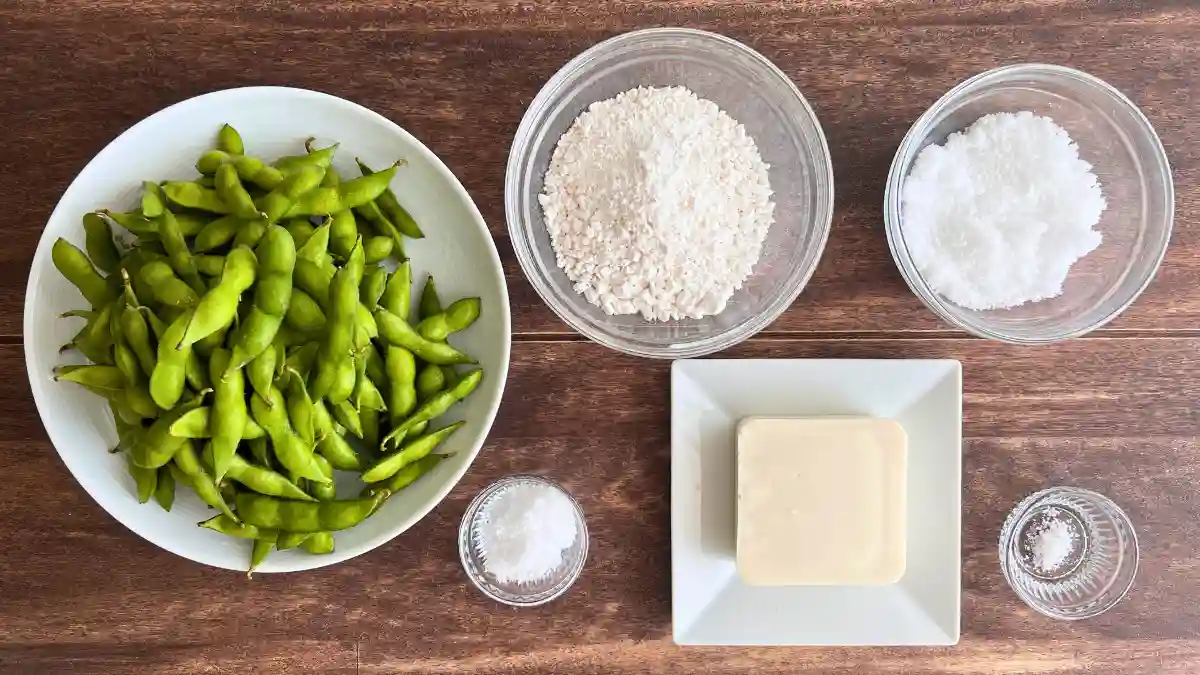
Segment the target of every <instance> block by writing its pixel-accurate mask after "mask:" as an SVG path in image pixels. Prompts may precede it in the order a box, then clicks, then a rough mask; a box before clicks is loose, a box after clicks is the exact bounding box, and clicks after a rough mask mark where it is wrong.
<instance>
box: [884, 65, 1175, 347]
mask: <svg viewBox="0 0 1200 675" xmlns="http://www.w3.org/2000/svg"><path fill="white" fill-rule="evenodd" d="M1022 110H1028V111H1031V112H1033V113H1034V114H1036V115H1043V116H1046V117H1049V118H1051V119H1053V120H1054V121H1055V122H1056V123H1057V124H1058V125H1059V126H1061V127H1062V128H1064V129H1066V130H1067V133H1068V134H1070V136H1071V139H1072V140H1074V141H1075V142H1076V143H1077V144H1078V145H1079V155H1080V157H1081V158H1082V159H1083V160H1084V161H1086V162H1088V163H1089V164H1091V165H1092V170H1093V171H1094V172H1095V174H1096V176H1097V178H1098V179H1099V181H1100V188H1101V190H1102V192H1103V194H1104V197H1105V199H1106V200H1107V201H1108V208H1107V209H1106V210H1105V211H1104V214H1103V215H1102V216H1101V217H1100V222H1099V224H1098V225H1097V226H1096V229H1097V230H1098V231H1099V232H1100V233H1101V235H1102V236H1103V242H1102V243H1101V244H1100V246H1099V248H1097V249H1096V250H1094V251H1092V252H1091V253H1089V254H1088V255H1087V256H1085V257H1083V258H1082V259H1080V260H1078V261H1077V262H1076V263H1075V264H1074V265H1072V266H1071V271H1070V274H1069V275H1068V276H1067V279H1066V281H1065V282H1064V284H1063V292H1062V294H1061V295H1059V296H1058V297H1056V298H1051V299H1048V300H1042V301H1040V302H1034V303H1028V304H1025V305H1020V306H1018V307H1012V308H1009V309H1001V310H986V311H977V310H970V309H965V308H962V307H958V306H955V305H954V304H952V303H951V302H949V301H948V300H946V299H945V298H943V297H941V296H939V295H938V294H937V293H936V292H935V291H934V290H933V289H931V288H930V287H929V285H928V284H927V283H926V281H925V280H924V279H923V278H922V277H921V273H920V272H919V271H918V270H917V267H916V265H915V264H914V263H913V261H912V258H911V257H910V256H909V252H908V249H907V247H906V246H905V243H904V213H903V208H902V204H901V198H902V191H903V187H904V180H905V178H906V177H907V176H908V174H909V171H910V170H911V169H912V165H913V162H914V160H916V157H917V154H918V153H919V152H920V151H921V150H922V149H924V148H925V147H926V146H928V145H930V144H934V143H936V144H942V143H944V142H945V141H946V137H947V136H949V135H950V134H952V133H954V132H956V131H961V130H962V129H964V128H966V127H968V126H970V125H971V124H972V123H973V122H974V121H975V120H977V119H979V118H980V117H982V116H984V115H987V114H990V113H996V112H1020V111H1022ZM1174 214H1175V193H1174V186H1173V184H1172V182H1171V167H1170V166H1169V165H1168V164H1167V156H1166V153H1165V152H1164V151H1163V147H1162V143H1160V142H1159V140H1158V135H1157V134H1155V133H1154V129H1153V128H1152V127H1151V126H1150V122H1149V121H1148V120H1147V119H1146V117H1145V116H1144V115H1142V113H1141V111H1139V110H1138V109H1137V106H1135V105H1134V104H1133V103H1131V102H1130V101H1129V99H1127V98H1125V96H1123V95H1122V94H1121V93H1120V92H1118V91H1117V90H1116V89H1113V88H1112V87H1111V86H1109V85H1108V84H1107V83H1105V82H1103V81H1102V80H1099V79H1097V78H1095V77H1093V76H1091V75H1088V74H1087V73H1082V72H1080V71H1078V70H1073V69H1071V68H1063V67H1061V66H1049V65H1042V64H1024V65H1015V66H1006V67H1003V68H997V69H995V70H990V71H988V72H986V73H983V74H981V75H977V76H975V77H972V78H971V79H969V80H967V81H965V82H963V83H962V84H959V85H958V86H957V87H955V88H953V89H951V90H950V91H949V92H948V93H947V94H946V95H945V96H943V97H942V98H941V99H940V100H938V102H937V103H934V104H933V107H931V108H930V109H929V110H928V111H927V112H926V113H925V114H924V115H922V116H921V117H920V119H918V120H917V121H916V123H915V124H914V125H913V127H912V129H911V130H909V132H908V135H907V136H905V137H904V140H903V142H901V144H900V148H899V150H898V151H897V152H896V158H895V160H894V161H893V162H892V169H891V173H890V174H889V175H888V181H887V190H886V192H885V195H884V211H883V215H884V222H885V224H886V226H887V235H888V243H889V245H890V246H891V249H892V257H894V258H895V259H896V265H898V266H899V268H900V272H901V274H902V275H903V276H904V279H905V281H907V282H908V285H909V286H910V287H911V288H912V290H913V292H914V293H916V294H917V296H918V297H919V298H921V300H922V301H923V302H924V303H925V304H926V305H927V306H928V307H929V308H930V309H931V310H933V311H934V313H936V314H937V315H938V316H940V317H941V318H942V319H944V320H945V321H946V322H948V323H951V324H953V325H955V326H958V327H959V328H962V329H963V330H966V331H968V332H970V333H973V334H975V335H979V336H981V337H986V338H992V339H995V340H1003V341H1005V342H1012V343H1017V344H1040V343H1047V342H1055V341H1057V340H1064V339H1067V338H1072V337H1078V336H1080V335H1083V334H1084V333H1087V332H1089V331H1091V330H1094V329H1096V328H1099V327H1100V326H1103V325H1104V324H1106V323H1108V322H1109V321H1112V320H1113V319H1114V318H1115V317H1116V316H1117V315H1118V314H1120V313H1121V312H1122V311H1123V310H1124V309H1125V308H1126V307H1128V306H1129V305H1130V304H1131V303H1132V302H1133V301H1134V299H1136V298H1137V296H1138V295H1139V294H1140V293H1141V292H1142V291H1143V290H1144V289H1145V288H1146V286H1147V285H1148V284H1149V283H1150V280H1151V279H1152V278H1153V277H1154V273H1155V271H1156V270H1157V269H1158V265H1159V263H1160V262H1162V258H1163V255H1164V253H1166V249H1167V240H1168V239H1169V238H1170V236H1171V223H1172V220H1173V218H1174Z"/></svg>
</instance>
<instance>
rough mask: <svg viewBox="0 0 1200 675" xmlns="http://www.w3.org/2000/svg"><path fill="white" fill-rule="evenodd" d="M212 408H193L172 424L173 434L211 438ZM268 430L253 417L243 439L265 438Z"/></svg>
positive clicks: (248, 422)
mask: <svg viewBox="0 0 1200 675" xmlns="http://www.w3.org/2000/svg"><path fill="white" fill-rule="evenodd" d="M212 415H213V411H212V408H209V407H208V406H200V407H199V408H196V409H195V410H191V411H189V412H187V413H185V414H184V415H182V416H181V417H180V418H179V419H177V420H175V422H174V423H173V424H172V425H171V429H170V431H171V435H172V436H178V437H180V438H211V437H212V435H213V430H212V426H211V424H212ZM266 435H267V432H266V431H264V430H263V428H262V427H260V426H259V425H258V423H257V422H255V421H254V420H252V419H247V420H246V426H245V427H243V429H242V440H245V441H248V440H252V439H255V438H265V437H266Z"/></svg>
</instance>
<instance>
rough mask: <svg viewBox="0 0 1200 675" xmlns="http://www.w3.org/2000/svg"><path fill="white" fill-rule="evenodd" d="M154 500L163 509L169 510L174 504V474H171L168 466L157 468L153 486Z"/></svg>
mask: <svg viewBox="0 0 1200 675" xmlns="http://www.w3.org/2000/svg"><path fill="white" fill-rule="evenodd" d="M154 501H156V502H158V505H159V506H161V507H162V509H163V511H170V510H171V506H173V505H174V504H175V476H173V475H171V470H170V468H168V467H165V466H161V467H159V468H158V480H157V481H156V483H155V486H154Z"/></svg>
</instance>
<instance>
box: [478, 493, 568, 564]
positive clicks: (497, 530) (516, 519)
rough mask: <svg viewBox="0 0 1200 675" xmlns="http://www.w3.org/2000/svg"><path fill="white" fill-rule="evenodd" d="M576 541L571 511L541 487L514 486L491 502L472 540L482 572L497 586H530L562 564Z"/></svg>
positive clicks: (564, 500)
mask: <svg viewBox="0 0 1200 675" xmlns="http://www.w3.org/2000/svg"><path fill="white" fill-rule="evenodd" d="M578 535H579V533H578V532H577V525H576V522H575V505H574V504H572V503H571V500H570V499H568V498H567V496H566V495H564V494H563V493H562V492H560V491H558V490H557V489H555V488H553V487H550V486H547V485H541V484H528V485H523V484H517V485H513V486H511V487H508V488H504V489H502V490H501V491H500V492H498V493H496V494H495V495H494V496H492V497H491V498H490V499H489V500H488V501H487V503H486V504H484V506H483V509H482V511H481V513H480V522H479V524H478V526H477V527H476V529H475V532H474V534H473V538H474V544H475V548H476V550H477V551H478V552H479V555H480V557H481V558H482V559H483V567H484V569H485V570H487V571H488V572H489V573H491V574H492V575H494V576H495V577H496V579H498V580H499V581H500V582H501V583H535V582H538V581H541V580H543V579H546V578H547V577H549V576H550V573H551V572H553V571H554V570H555V569H557V568H558V567H559V565H561V564H562V562H563V551H564V550H566V549H568V548H570V547H571V546H572V545H573V544H574V543H575V538H576V537H577V536H578Z"/></svg>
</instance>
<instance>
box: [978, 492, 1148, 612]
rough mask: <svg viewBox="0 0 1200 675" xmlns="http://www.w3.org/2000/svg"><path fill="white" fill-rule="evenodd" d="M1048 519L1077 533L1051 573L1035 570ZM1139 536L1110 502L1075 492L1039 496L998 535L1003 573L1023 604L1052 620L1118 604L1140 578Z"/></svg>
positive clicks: (1030, 498)
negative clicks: (1035, 544) (1035, 541)
mask: <svg viewBox="0 0 1200 675" xmlns="http://www.w3.org/2000/svg"><path fill="white" fill-rule="evenodd" d="M1050 519H1057V520H1061V521H1063V522H1065V523H1066V524H1067V526H1068V527H1069V528H1070V529H1071V530H1072V532H1073V533H1074V535H1075V536H1074V538H1073V540H1072V542H1071V546H1070V549H1069V550H1068V551H1067V552H1066V555H1065V556H1064V557H1063V559H1062V560H1061V561H1060V562H1059V563H1058V564H1057V565H1055V566H1053V567H1051V568H1049V569H1043V568H1041V567H1039V566H1038V565H1036V564H1035V561H1034V557H1033V551H1032V547H1031V541H1032V538H1033V537H1034V536H1036V534H1037V532H1038V531H1039V529H1040V528H1042V527H1043V526H1044V525H1045V523H1047V522H1048V521H1049V520H1050ZM1137 567H1138V542H1137V534H1136V533H1134V531H1133V524H1132V523H1130V522H1129V517H1128V516H1126V515H1125V512H1124V511H1122V510H1121V508H1120V507H1118V506H1117V505H1116V504H1114V503H1113V502H1112V500H1111V499H1109V498H1107V497H1105V496H1103V495H1101V494H1097V493H1095V492H1092V491H1090V490H1082V489H1079V488H1071V487H1054V488H1049V489H1046V490H1042V491H1041V492H1036V493H1034V494H1032V495H1030V496H1028V497H1026V498H1025V499H1024V500H1023V501H1022V502H1021V503H1020V504H1018V505H1017V507H1016V508H1015V509H1013V510H1012V513H1010V514H1009V515H1008V518H1007V519H1006V520H1005V521H1004V527H1003V528H1001V530H1000V570H1001V571H1002V572H1003V573H1004V578H1005V580H1007V581H1008V585H1009V586H1012V589H1013V590H1014V591H1016V593H1017V596H1018V597H1020V598H1021V600H1023V601H1024V602H1025V604H1027V605H1029V606H1030V607H1032V608H1034V609H1035V610H1037V611H1038V612H1041V613H1042V614H1045V615H1046V616H1048V617H1051V618H1054V619H1066V620H1078V619H1089V618H1091V617H1094V616H1098V615H1100V614H1102V613H1104V612H1106V611H1108V610H1109V609H1111V608H1112V607H1113V605H1115V604H1117V603H1118V602H1119V601H1120V600H1121V598H1124V597H1125V594H1126V593H1128V592H1129V588H1130V587H1131V586H1132V585H1133V578H1134V577H1135V576H1136V575H1137Z"/></svg>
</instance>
